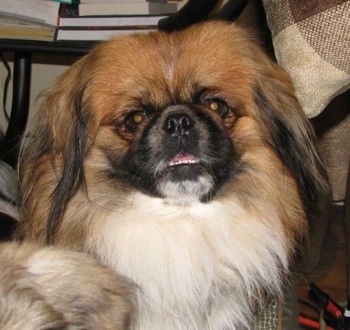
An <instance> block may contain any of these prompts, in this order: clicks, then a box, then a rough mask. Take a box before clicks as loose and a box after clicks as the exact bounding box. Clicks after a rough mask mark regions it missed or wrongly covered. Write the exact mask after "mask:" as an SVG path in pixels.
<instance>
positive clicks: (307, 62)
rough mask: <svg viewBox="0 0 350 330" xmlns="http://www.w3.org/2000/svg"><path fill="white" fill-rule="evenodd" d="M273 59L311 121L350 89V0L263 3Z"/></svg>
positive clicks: (272, 0)
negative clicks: (272, 48) (280, 68)
mask: <svg viewBox="0 0 350 330" xmlns="http://www.w3.org/2000/svg"><path fill="white" fill-rule="evenodd" d="M263 5H264V8H265V11H266V18H267V23H268V26H269V29H270V30H271V33H272V38H273V45H274V49H275V55H276V59H277V61H278V62H279V64H280V65H281V66H282V67H283V68H284V69H285V70H286V71H287V72H288V73H289V74H290V75H291V77H292V79H293V83H294V87H295V91H296V95H297V97H298V99H299V102H300V104H301V106H302V107H303V109H304V111H305V113H306V115H307V116H308V117H309V118H311V117H314V116H316V115H318V114H319V113H320V112H322V110H324V108H325V107H326V106H327V104H328V103H329V102H330V101H331V100H332V99H333V98H334V97H335V96H336V95H338V94H340V93H342V92H344V91H345V90H347V89H349V87H350V1H349V0H307V1H300V0H263Z"/></svg>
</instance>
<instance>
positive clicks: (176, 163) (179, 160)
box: [167, 152, 200, 170]
mask: <svg viewBox="0 0 350 330" xmlns="http://www.w3.org/2000/svg"><path fill="white" fill-rule="evenodd" d="M198 164H200V160H199V159H198V158H197V157H196V156H194V155H192V154H189V153H185V152H180V153H178V154H177V155H176V156H175V157H174V158H172V159H171V160H170V161H169V163H168V166H167V168H168V170H173V169H175V168H178V167H184V166H193V165H198Z"/></svg>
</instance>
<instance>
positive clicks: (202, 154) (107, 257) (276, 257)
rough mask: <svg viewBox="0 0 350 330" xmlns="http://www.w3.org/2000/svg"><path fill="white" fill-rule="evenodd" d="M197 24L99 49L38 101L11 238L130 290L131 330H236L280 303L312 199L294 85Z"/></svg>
mask: <svg viewBox="0 0 350 330" xmlns="http://www.w3.org/2000/svg"><path fill="white" fill-rule="evenodd" d="M249 35H250V34H249V33H248V32H247V31H244V30H241V29H240V28H239V27H236V26H234V25H229V24H225V23H219V22H209V23H206V24H202V25H197V26H194V27H191V28H189V29H187V30H184V31H180V32H175V33H171V34H166V33H161V32H156V33H151V34H149V35H132V36H126V37H120V38H117V39H114V40H110V41H107V42H104V43H102V44H100V45H98V46H97V47H96V48H94V49H93V50H92V51H91V52H90V54H88V55H87V56H85V57H84V58H82V59H81V60H79V61H78V62H77V63H75V64H74V65H73V66H72V67H71V68H70V69H69V70H68V71H67V72H66V73H65V74H64V75H63V76H62V77H60V78H59V79H58V81H57V83H56V84H55V85H54V86H53V87H51V88H50V89H49V90H48V91H46V93H45V95H44V97H45V98H44V102H43V104H42V107H41V110H40V112H39V114H38V116H37V119H36V122H35V124H34V125H33V127H32V128H31V129H30V130H29V132H28V137H27V138H26V140H25V142H24V145H23V148H22V154H21V162H20V168H19V169H20V181H21V188H22V192H23V211H24V214H23V216H24V219H23V221H22V222H21V227H20V230H19V232H18V235H19V236H21V237H22V238H26V239H29V240H36V241H38V240H39V241H41V242H48V243H53V244H56V245H60V246H64V247H67V248H69V249H73V250H78V251H84V252H88V253H90V254H92V255H94V256H96V257H97V258H98V259H99V260H100V261H101V262H102V263H104V264H105V265H107V266H108V267H111V268H112V269H115V270H118V271H119V272H121V273H122V274H124V275H126V276H128V277H129V278H131V279H132V280H133V281H134V282H135V283H136V284H137V285H138V286H139V287H140V291H139V294H138V304H137V307H138V311H137V315H136V316H135V318H133V320H132V325H131V327H132V328H133V329H154V330H157V329H159V330H160V329H244V328H250V327H251V325H252V324H251V321H252V320H253V314H254V312H255V311H256V308H258V307H259V306H261V305H263V303H264V299H265V298H266V297H267V296H268V295H270V294H279V293H280V292H281V285H282V283H283V280H284V276H285V274H286V273H287V272H288V268H289V264H290V262H291V261H292V259H293V254H294V252H295V249H296V243H297V241H298V239H299V238H300V237H302V235H303V234H304V233H305V232H306V230H307V219H306V215H305V211H306V210H307V209H308V208H309V207H311V206H312V204H313V201H314V194H315V192H316V191H318V190H320V189H321V190H322V189H323V182H322V179H321V176H320V174H319V167H320V165H319V161H318V156H317V153H316V151H315V148H314V146H313V142H312V139H313V137H312V132H311V129H310V127H309V124H308V122H307V120H306V119H305V117H304V115H303V112H302V110H301V109H300V106H299V104H298V102H297V100H296V98H295V95H294V91H293V87H292V83H291V81H290V78H289V77H288V75H287V74H286V73H285V72H283V71H282V70H281V69H280V68H279V67H278V66H277V65H276V64H275V63H274V62H273V61H271V60H270V59H269V58H268V57H267V56H266V55H265V54H264V53H263V51H262V50H261V49H260V48H259V46H257V44H256V43H255V42H254V40H251V37H250V36H249Z"/></svg>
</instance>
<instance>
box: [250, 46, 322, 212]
mask: <svg viewBox="0 0 350 330" xmlns="http://www.w3.org/2000/svg"><path fill="white" fill-rule="evenodd" d="M255 53H256V52H255ZM262 61H263V62H262V65H261V66H260V67H259V68H258V70H259V72H258V74H257V77H258V79H257V81H256V84H255V88H254V99H255V104H256V110H255V111H257V112H259V114H258V117H259V118H260V120H261V121H262V122H263V126H264V127H267V128H268V132H266V133H267V134H269V135H270V141H267V142H268V143H270V144H271V146H272V147H273V148H274V149H275V150H276V151H277V153H278V154H279V157H280V158H281V159H282V160H283V162H284V163H285V165H286V167H287V168H288V169H289V171H291V173H292V175H293V176H294V177H295V178H296V180H297V183H298V186H299V189H300V193H301V196H302V197H303V198H304V202H305V206H306V207H307V208H309V207H311V208H312V205H314V204H315V201H316V199H317V195H318V192H320V191H322V192H324V191H327V190H328V187H327V184H326V181H325V176H324V174H325V172H324V169H323V166H322V163H321V161H320V158H319V155H318V153H317V150H316V148H315V136H314V132H313V128H312V126H311V124H310V123H309V121H308V120H307V118H306V116H305V114H304V112H303V110H302V109H301V107H300V105H299V102H298V100H297V99H296V96H295V94H294V89H293V85H292V82H291V79H290V78H289V76H288V75H287V74H286V73H285V72H284V71H283V70H282V69H281V68H280V67H279V66H278V65H277V64H275V63H274V62H272V61H271V62H267V60H266V58H265V59H263V60H262ZM258 63H259V62H258ZM260 63H261V60H260Z"/></svg>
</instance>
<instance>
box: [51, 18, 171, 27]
mask: <svg viewBox="0 0 350 330" xmlns="http://www.w3.org/2000/svg"><path fill="white" fill-rule="evenodd" d="M166 17H167V15H139V16H119V15H118V16H60V17H59V18H58V22H57V26H58V27H110V26H114V27H121V26H128V27H135V26H137V27H141V26H143V27H146V26H148V27H157V26H158V21H159V20H161V19H163V18H166Z"/></svg>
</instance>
